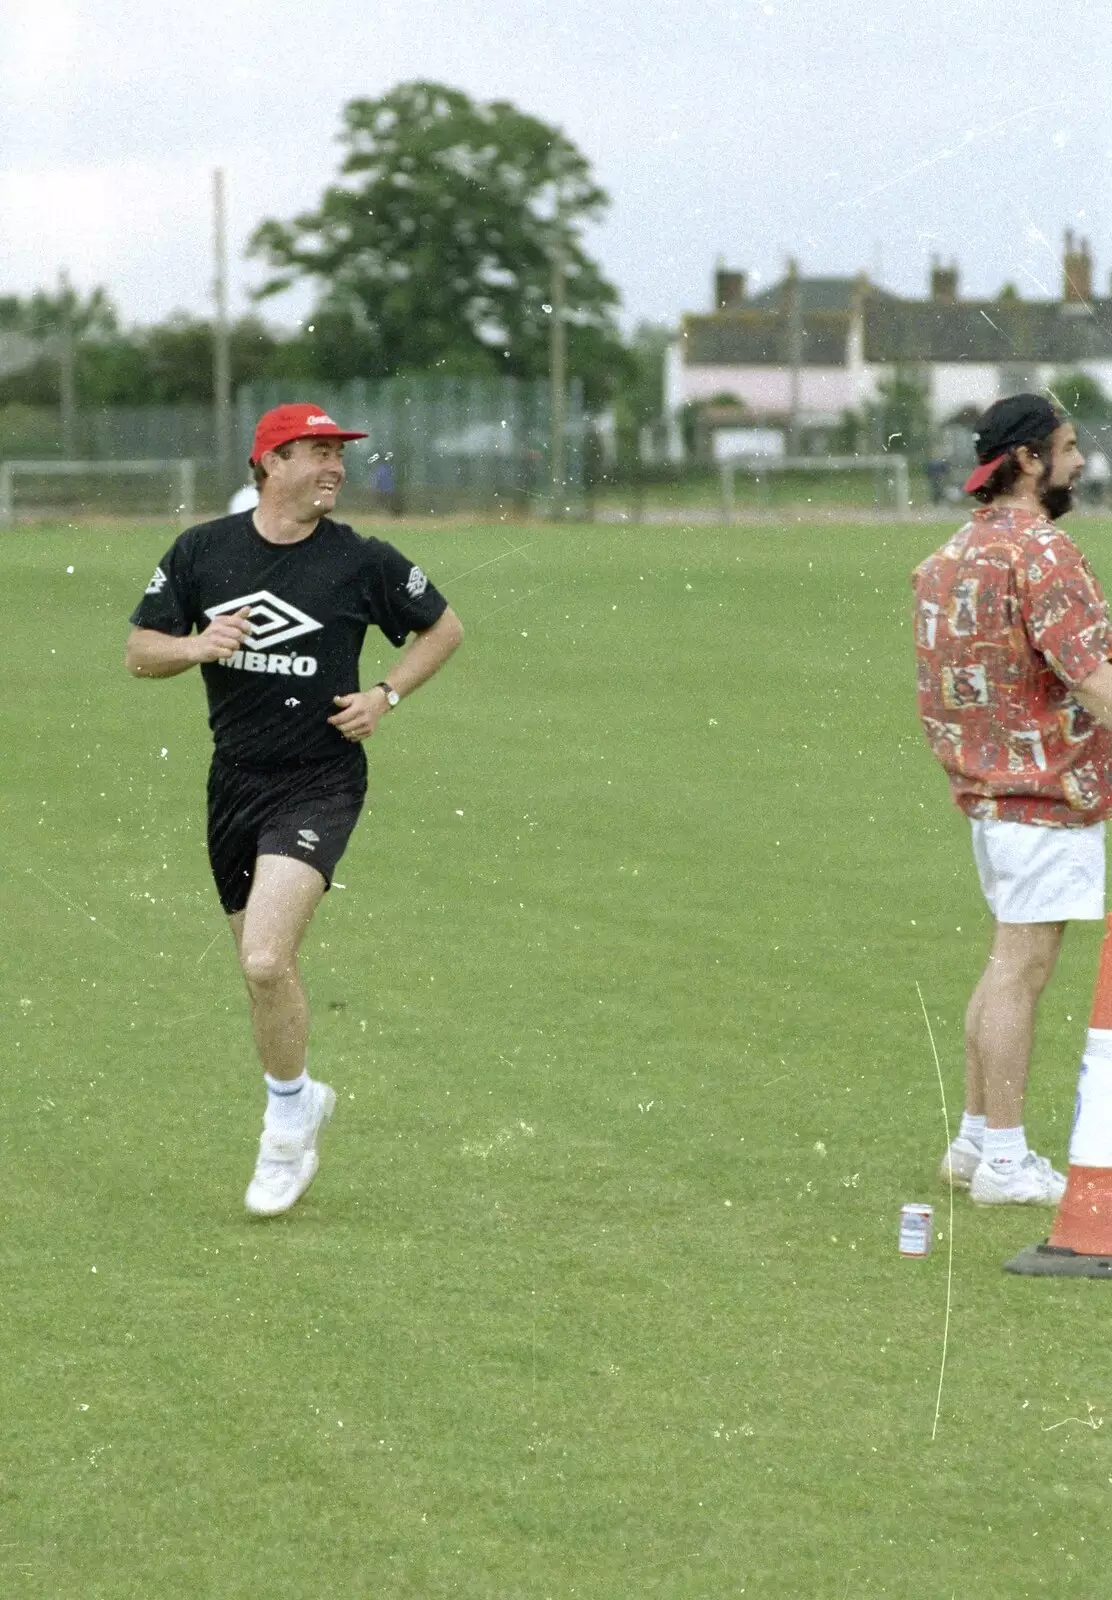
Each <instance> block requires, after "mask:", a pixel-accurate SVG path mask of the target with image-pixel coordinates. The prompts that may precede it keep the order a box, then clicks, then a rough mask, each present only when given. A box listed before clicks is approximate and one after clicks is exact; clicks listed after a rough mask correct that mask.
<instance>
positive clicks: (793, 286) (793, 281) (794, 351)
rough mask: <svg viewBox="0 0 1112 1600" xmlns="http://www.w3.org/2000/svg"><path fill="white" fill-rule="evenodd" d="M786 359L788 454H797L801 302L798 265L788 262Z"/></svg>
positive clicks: (799, 398) (801, 322)
mask: <svg viewBox="0 0 1112 1600" xmlns="http://www.w3.org/2000/svg"><path fill="white" fill-rule="evenodd" d="M788 285H789V287H788V294H789V297H790V298H789V300H788V360H789V363H790V370H791V397H790V400H789V422H788V454H789V455H792V456H797V455H798V454H799V411H800V400H801V390H802V387H803V384H802V377H803V370H802V369H803V304H802V292H801V289H800V283H799V265H798V263H797V262H796V261H795V260H794V259H793V260H791V261H789V262H788Z"/></svg>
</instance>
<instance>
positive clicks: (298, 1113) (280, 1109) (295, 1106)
mask: <svg viewBox="0 0 1112 1600" xmlns="http://www.w3.org/2000/svg"><path fill="white" fill-rule="evenodd" d="M263 1082H264V1083H265V1084H266V1117H265V1123H266V1126H267V1127H268V1128H273V1129H275V1130H276V1131H278V1132H286V1131H287V1130H292V1129H294V1128H300V1126H301V1124H302V1122H303V1120H304V1118H305V1092H304V1091H305V1090H306V1088H307V1087H308V1084H309V1074H308V1073H307V1072H306V1071H305V1069H304V1067H303V1068H302V1069H301V1076H300V1077H299V1078H272V1077H271V1076H270V1073H269V1072H264V1073H263Z"/></svg>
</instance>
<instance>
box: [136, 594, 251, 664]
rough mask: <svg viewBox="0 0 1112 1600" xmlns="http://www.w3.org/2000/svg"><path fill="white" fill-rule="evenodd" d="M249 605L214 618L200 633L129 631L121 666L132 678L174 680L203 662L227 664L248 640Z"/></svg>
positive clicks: (148, 630)
mask: <svg viewBox="0 0 1112 1600" xmlns="http://www.w3.org/2000/svg"><path fill="white" fill-rule="evenodd" d="M249 612H250V607H249V606H244V607H243V609H242V610H241V611H236V612H234V613H233V614H232V615H230V616H229V615H224V616H219V617H213V619H212V621H211V622H210V623H209V625H208V627H207V628H206V629H205V631H204V632H203V633H187V634H185V635H184V636H183V635H181V634H176V633H159V631H158V630H157V629H156V628H132V630H131V632H130V633H129V634H128V638H127V652H126V654H125V656H124V665H125V666H126V667H127V670H128V671H129V672H130V673H131V675H132V677H133V678H175V677H177V675H178V673H179V672H187V671H188V670H189V668H190V667H196V666H199V665H200V663H201V662H202V661H226V660H227V659H228V658H229V657H230V656H234V655H235V653H236V651H237V650H242V649H243V646H244V644H245V643H246V641H247V640H248V639H249V638H250V637H251V624H250V622H249V621H248V620H247V619H248V614H249Z"/></svg>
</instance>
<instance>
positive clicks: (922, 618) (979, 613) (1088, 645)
mask: <svg viewBox="0 0 1112 1600" xmlns="http://www.w3.org/2000/svg"><path fill="white" fill-rule="evenodd" d="M912 584H913V586H914V589H915V652H916V657H917V662H918V680H919V681H918V687H919V715H920V717H921V718H922V722H923V727H924V729H925V730H926V735H927V742H928V743H929V744H930V747H931V749H932V751H933V752H934V754H935V755H936V756H937V757H938V759H939V761H940V762H941V763H942V765H943V766H944V767H945V769H946V771H947V773H948V774H949V778H950V787H951V789H952V791H953V796H954V801H955V803H956V804H957V805H959V806H960V807H961V809H962V810H963V811H965V812H967V813H968V814H969V815H970V816H971V817H997V818H1000V819H1001V820H1002V821H1004V822H1029V823H1035V824H1037V825H1039V826H1041V827H1048V828H1078V827H1085V826H1087V825H1088V824H1090V823H1093V822H1101V821H1103V819H1104V818H1105V817H1107V816H1109V815H1112V733H1110V732H1109V731H1108V730H1107V729H1106V728H1104V727H1102V726H1101V724H1100V723H1098V722H1096V721H1095V719H1094V718H1092V717H1091V716H1090V715H1089V714H1088V712H1087V711H1085V710H1084V709H1083V708H1082V706H1081V705H1080V704H1079V702H1078V701H1077V700H1075V699H1074V698H1073V696H1072V694H1071V693H1070V691H1071V690H1072V689H1074V688H1075V687H1076V686H1077V685H1078V684H1080V683H1084V681H1085V679H1086V678H1088V677H1089V676H1091V674H1092V673H1094V672H1095V671H1096V670H1097V668H1098V667H1099V666H1100V665H1101V663H1102V662H1103V661H1105V660H1107V659H1108V657H1109V656H1110V655H1112V624H1110V622H1109V617H1108V607H1107V604H1106V603H1105V599H1104V595H1103V594H1102V593H1101V588H1100V585H1099V583H1098V582H1097V580H1096V578H1095V577H1094V575H1093V573H1092V570H1091V569H1090V567H1089V563H1088V562H1087V561H1086V559H1085V557H1084V556H1083V555H1082V554H1081V551H1080V550H1079V549H1078V548H1077V546H1076V545H1075V544H1074V543H1073V541H1072V540H1071V539H1068V538H1067V537H1066V535H1065V534H1064V533H1062V532H1060V531H1059V529H1058V528H1056V527H1055V526H1054V524H1053V523H1052V522H1051V521H1049V520H1048V518H1046V517H1044V516H1038V515H1036V514H1035V513H1033V512H1028V511H1017V510H1013V509H1008V510H1005V509H999V510H997V509H996V508H995V507H993V506H985V507H983V508H982V509H980V510H978V511H975V512H974V513H973V517H972V520H971V521H970V522H967V523H966V525H965V527H964V528H961V529H960V530H959V531H958V532H957V533H956V534H955V535H954V537H953V538H952V539H951V540H949V542H948V543H947V544H944V545H943V546H942V548H941V550H936V551H935V553H934V555H932V556H928V557H927V559H926V560H925V561H924V562H923V563H922V565H921V566H919V567H917V568H916V570H915V573H914V574H913V577H912Z"/></svg>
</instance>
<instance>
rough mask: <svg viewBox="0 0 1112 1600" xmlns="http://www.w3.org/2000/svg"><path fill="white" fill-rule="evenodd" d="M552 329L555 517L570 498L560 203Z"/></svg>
mask: <svg viewBox="0 0 1112 1600" xmlns="http://www.w3.org/2000/svg"><path fill="white" fill-rule="evenodd" d="M551 294H552V327H551V330H550V333H549V344H548V380H549V390H550V393H549V426H550V429H551V438H550V444H549V463H550V467H551V474H550V477H551V485H550V487H551V491H552V515H553V516H554V517H555V518H557V519H559V518H561V517H563V515H564V507H565V503H566V498H567V424H568V417H567V412H568V346H567V337H568V333H567V322H566V308H567V260H566V257H565V253H564V235H563V212H562V210H561V208H560V206H559V204H557V208H556V236H555V244H554V246H553V250H552V288H551Z"/></svg>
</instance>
